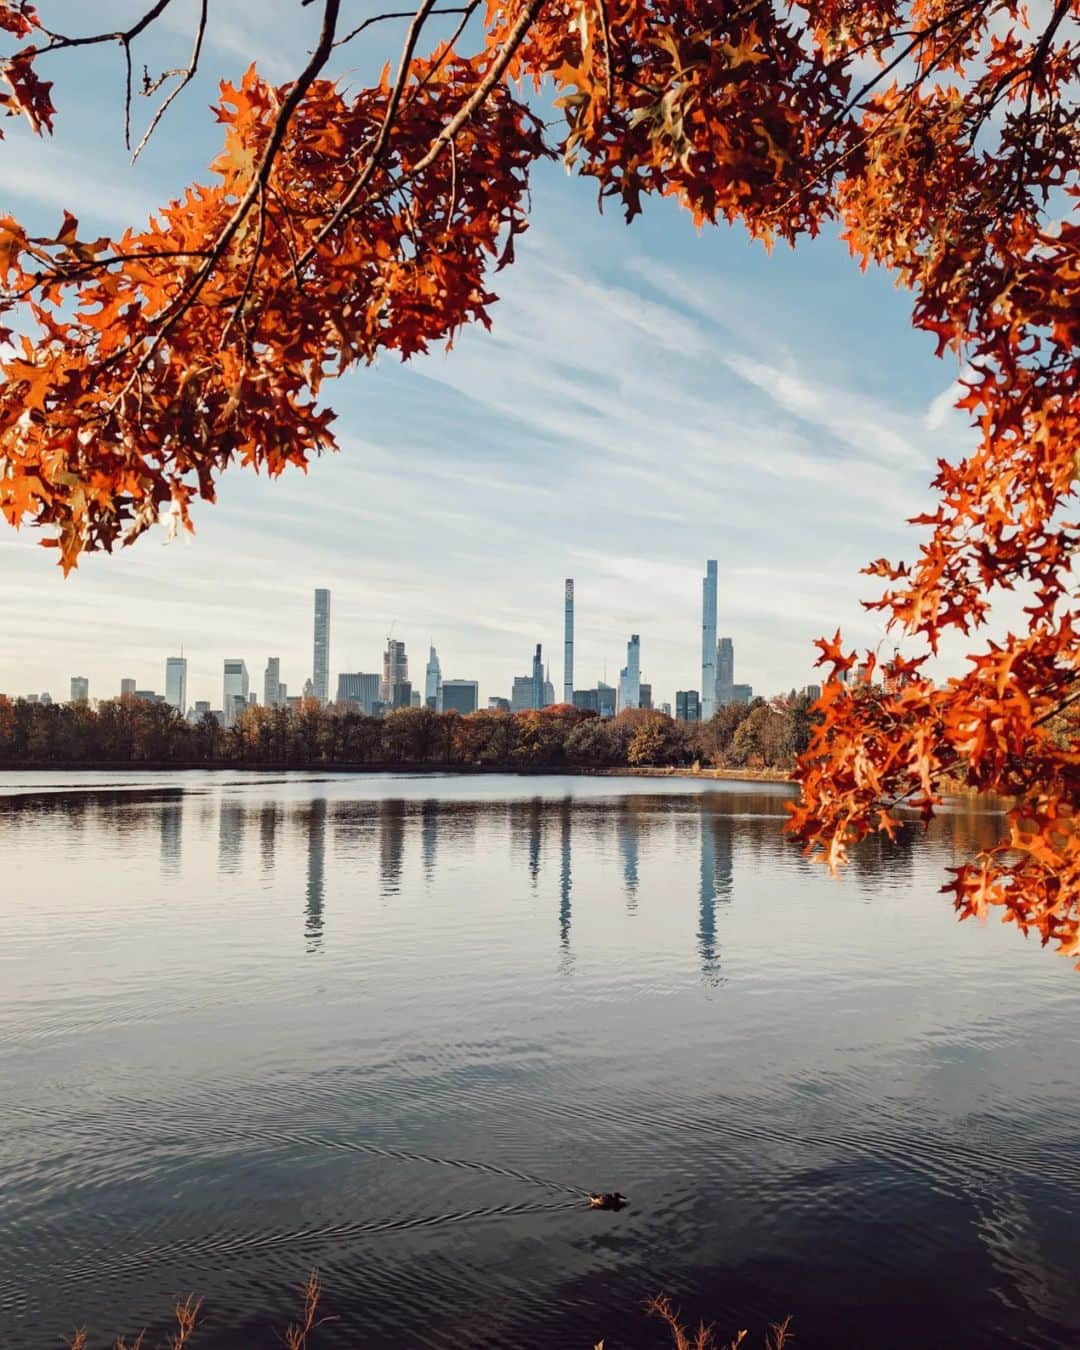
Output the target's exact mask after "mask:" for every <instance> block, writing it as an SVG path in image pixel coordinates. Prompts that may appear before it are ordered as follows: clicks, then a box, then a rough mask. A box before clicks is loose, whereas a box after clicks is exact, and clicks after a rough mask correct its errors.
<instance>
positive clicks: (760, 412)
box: [0, 0, 971, 706]
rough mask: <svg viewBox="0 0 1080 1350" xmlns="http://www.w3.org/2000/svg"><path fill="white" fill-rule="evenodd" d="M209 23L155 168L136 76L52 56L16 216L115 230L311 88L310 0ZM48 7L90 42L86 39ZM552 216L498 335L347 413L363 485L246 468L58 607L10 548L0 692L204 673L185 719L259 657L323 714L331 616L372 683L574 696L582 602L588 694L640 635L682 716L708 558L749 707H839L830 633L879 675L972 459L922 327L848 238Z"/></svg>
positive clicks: (115, 6)
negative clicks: (573, 662)
mask: <svg viewBox="0 0 1080 1350" xmlns="http://www.w3.org/2000/svg"><path fill="white" fill-rule="evenodd" d="M211 8H212V10H213V11H215V12H216V13H217V15H218V16H219V17H218V18H217V19H215V20H214V21H213V22H212V26H211V32H210V39H211V40H210V42H209V45H208V48H207V51H206V52H205V54H204V64H205V72H204V75H203V76H202V77H201V78H200V80H199V81H198V82H197V83H196V84H195V85H194V86H193V87H192V88H191V89H189V90H188V91H187V92H186V93H185V94H184V95H182V96H181V98H180V99H179V100H178V101H177V102H176V103H175V104H174V105H173V108H172V111H171V113H170V114H169V117H168V118H167V119H166V121H165V123H163V125H162V126H161V128H160V129H159V131H158V133H157V135H156V136H155V139H154V140H153V141H152V142H151V144H150V147H149V149H148V150H147V152H146V153H145V155H144V156H143V158H142V159H141V160H140V161H139V162H138V164H137V165H136V166H135V168H133V169H132V168H130V167H129V166H128V163H127V156H126V154H125V153H124V150H123V145H122V141H121V98H120V92H121V85H120V79H121V62H120V54H119V51H118V50H117V49H114V48H112V47H111V46H110V47H107V48H99V49H91V50H90V51H89V54H88V55H84V54H80V55H76V56H72V55H71V54H60V55H58V56H55V57H53V58H51V60H52V61H53V62H54V68H53V70H51V71H50V72H49V74H50V75H51V76H52V77H53V78H54V79H55V80H56V90H55V95H56V101H57V103H58V106H59V109H60V116H59V120H58V124H57V129H56V135H55V137H54V139H53V141H52V142H50V143H49V144H46V145H42V144H40V143H38V142H37V141H35V140H34V138H33V137H32V136H31V135H30V134H29V132H28V130H27V128H26V126H25V124H23V123H22V122H19V123H16V122H8V123H6V124H5V126H4V132H5V136H6V139H5V141H4V142H3V144H2V145H0V209H3V210H5V211H7V210H10V211H13V212H14V213H15V214H16V215H17V216H19V217H20V218H21V219H23V220H24V221H27V222H28V223H30V224H32V225H33V226H34V227H35V228H41V229H46V228H48V227H49V226H54V225H55V224H57V223H58V221H59V216H60V211H61V208H62V207H63V206H67V207H68V209H70V210H72V211H73V212H74V213H75V214H76V215H77V216H79V218H80V219H81V220H83V221H84V222H86V224H87V225H88V226H89V227H90V228H92V229H95V230H97V229H108V230H111V231H119V230H120V229H121V228H122V227H123V226H124V225H126V224H128V223H131V222H136V223H142V222H143V221H144V220H145V218H146V216H147V214H148V213H149V212H150V211H151V210H152V209H153V208H154V206H155V205H157V204H158V203H160V202H161V201H163V200H165V199H166V198H168V197H170V196H172V195H175V194H176V193H177V192H178V191H179V189H180V188H181V186H182V185H183V184H184V183H186V182H188V181H190V180H192V179H196V178H199V177H203V178H205V177H206V167H205V166H206V164H207V162H208V160H209V159H210V158H211V157H212V155H213V153H214V151H215V149H216V147H217V145H218V143H219V139H220V129H219V128H218V127H216V126H215V124H214V121H213V118H212V116H211V114H210V113H209V112H208V110H207V105H208V103H209V102H210V101H211V99H212V98H213V97H214V92H215V87H216V81H217V79H218V78H221V77H226V78H232V79H235V78H238V76H239V74H240V73H241V71H242V69H243V68H244V66H245V65H246V64H247V62H248V60H250V59H252V58H257V59H258V62H259V65H260V68H261V69H263V70H264V71H265V72H266V73H267V74H268V75H270V76H272V77H274V78H285V77H287V76H288V74H289V73H290V72H291V71H293V70H295V69H296V65H297V62H298V61H299V60H302V55H301V54H302V52H303V50H304V49H305V47H306V46H310V42H311V35H312V33H313V31H314V24H315V22H316V17H317V16H316V15H315V14H314V13H313V12H312V11H313V10H314V9H315V8H317V7H315V6H312V7H310V8H306V9H302V10H301V9H300V8H299V7H298V6H297V5H296V4H295V3H294V2H293V0H287V2H286V0H273V3H270V0H268V2H267V3H266V4H265V5H262V6H258V7H253V6H249V5H241V4H239V3H234V2H233V0H217V3H216V4H215V5H214V6H212V7H211ZM39 9H40V11H41V12H42V14H43V16H44V17H45V18H46V20H48V19H50V18H51V19H53V20H54V21H55V22H56V23H57V24H58V25H60V24H64V25H67V27H68V29H71V28H73V27H74V25H75V22H76V20H75V19H73V18H72V11H73V10H74V11H81V10H82V9H83V7H82V6H72V5H70V4H67V3H61V0H53V2H52V3H42V4H39ZM91 9H92V10H95V11H97V14H96V16H95V17H94V20H93V22H94V24H95V26H99V27H101V28H105V27H108V26H111V25H112V24H113V23H119V22H122V21H124V20H127V21H130V18H131V16H132V15H133V14H135V13H137V12H141V7H140V6H139V5H138V4H136V3H133V0H123V2H122V0H113V3H107V4H102V5H95V6H93V7H87V10H88V11H89V10H91ZM346 9H347V10H348V11H349V15H350V18H351V17H352V12H353V11H354V10H355V14H356V20H359V18H360V17H362V16H363V14H364V13H365V12H366V11H365V9H364V7H363V6H361V5H359V4H357V5H354V6H346ZM253 11H257V12H258V13H259V14H261V15H262V16H263V18H264V24H263V25H258V24H257V23H256V22H255V21H254V20H253V19H252V17H251V14H252V12H253ZM370 12H374V11H370ZM193 14H194V5H193V4H192V3H190V0H175V4H174V8H172V9H170V10H169V11H167V12H166V16H165V17H166V19H167V20H168V24H167V26H166V25H164V24H163V26H162V28H161V31H160V32H159V33H158V34H157V35H156V36H154V38H153V39H152V40H151V41H150V42H148V43H147V44H146V45H145V47H144V48H143V50H142V51H141V52H137V53H136V59H137V64H136V69H137V70H138V69H140V68H141V62H142V61H143V60H146V61H147V63H148V64H149V66H150V68H151V70H155V69H158V68H162V67H164V66H175V65H179V64H182V63H183V61H184V60H186V52H187V48H188V45H189V42H190V24H191V20H192V17H193ZM267 21H269V22H267ZM390 27H391V26H386V27H384V29H383V30H382V32H381V34H380V30H379V29H378V28H376V29H375V30H373V33H374V34H375V36H372V37H370V38H369V39H368V41H367V45H366V46H365V47H363V48H360V49H356V50H354V48H353V47H350V48H347V49H346V60H345V61H344V62H343V65H342V76H343V78H344V79H345V80H346V82H352V83H354V84H355V83H356V82H357V81H359V80H361V79H365V80H366V79H369V78H370V77H371V73H372V71H373V69H374V68H375V67H376V66H377V65H378V64H381V61H382V60H383V59H385V58H386V57H387V56H390V55H396V48H395V46H394V45H393V44H395V43H396V42H397V41H398V40H399V36H400V35H399V34H398V33H397V32H396V31H395V32H394V33H393V34H391V32H390ZM148 111H149V109H148V108H147V107H146V106H145V105H144V106H139V105H137V108H136V116H137V117H140V118H141V119H143V120H145V118H146V116H147V113H148ZM137 125H138V123H137ZM533 197H534V203H535V211H534V218H533V226H532V228H531V229H530V230H529V232H528V233H527V234H526V235H525V236H524V238H523V239H522V240H521V241H520V245H519V247H518V262H517V263H516V264H515V265H514V266H513V267H512V268H509V269H507V270H506V271H505V272H503V273H501V274H500V275H499V276H498V277H497V278H496V279H495V281H494V289H495V290H496V292H497V293H498V294H499V295H500V297H501V300H500V303H499V304H498V305H497V306H495V308H494V311H493V317H494V328H493V331H492V332H491V333H485V332H483V331H482V330H479V329H477V330H476V331H468V332H465V333H463V334H462V335H461V336H460V337H459V339H458V341H457V342H456V344H455V347H454V350H453V351H452V352H450V353H448V354H447V353H444V352H442V351H438V352H435V353H433V354H432V355H431V356H429V357H427V358H425V359H422V360H416V361H413V362H411V363H409V364H407V365H402V364H400V363H399V362H397V361H396V360H387V361H385V362H384V363H383V364H381V365H380V366H378V367H376V368H374V369H368V370H359V371H356V372H353V373H351V374H350V375H348V376H346V377H345V378H343V379H342V380H340V381H338V382H337V383H336V384H335V385H332V386H327V389H326V397H327V398H328V401H329V402H330V403H331V404H332V406H333V407H334V408H335V409H336V411H337V413H338V421H337V423H336V430H337V433H338V437H339V440H340V443H341V453H340V454H337V455H333V456H328V457H326V458H324V459H322V460H320V461H318V462H316V463H315V464H313V465H312V467H311V470H310V472H309V473H308V474H307V475H304V474H301V473H299V472H293V473H290V474H289V475H288V476H286V477H285V478H282V479H279V480H277V481H276V482H269V481H267V480H266V479H264V478H260V477H257V476H256V475H254V474H253V473H251V472H250V471H245V470H241V469H239V468H236V469H233V470H231V471H230V472H228V473H227V474H226V475H225V477H224V479H223V481H222V485H221V491H220V495H219V500H218V503H217V504H216V505H214V506H211V505H203V506H201V507H199V508H198V509H197V511H196V525H197V533H196V534H195V535H194V536H193V537H187V538H180V539H177V540H174V541H173V542H171V543H169V542H166V541H165V539H164V535H163V534H160V533H159V534H151V535H149V536H146V537H144V538H143V539H142V540H141V541H140V542H139V543H137V544H136V545H135V546H134V547H132V548H130V549H126V550H124V551H122V552H120V553H117V554H115V555H114V556H112V557H100V558H99V557H92V558H88V559H86V560H85V561H84V562H83V563H82V565H81V566H80V568H79V569H78V571H77V572H76V573H75V574H74V575H72V576H71V577H69V578H68V579H66V580H65V579H64V578H63V577H62V575H61V573H60V570H59V569H58V568H57V567H56V566H55V562H54V557H55V555H54V554H53V553H52V552H51V551H49V550H44V549H41V548H40V547H38V540H37V538H36V536H35V534H34V532H32V531H30V530H23V531H22V532H21V533H20V534H18V535H16V534H15V533H14V532H12V531H10V530H6V529H5V530H3V532H0V584H2V586H3V596H4V612H5V622H4V625H3V634H4V640H3V643H2V644H0V690H2V691H4V692H8V693H11V694H21V693H27V692H38V691H41V690H46V689H47V690H49V691H50V692H51V693H52V694H53V696H54V697H64V696H66V691H67V686H68V679H69V676H70V675H72V674H83V675H87V676H89V678H90V684H91V695H92V696H94V697H105V696H109V695H111V694H113V693H115V692H118V690H119V685H120V679H121V677H123V676H129V675H130V676H132V677H134V678H135V679H136V681H137V682H138V685H139V686H140V687H153V688H157V689H162V688H163V687H164V662H165V657H166V655H169V654H172V653H175V652H176V651H178V650H179V648H180V646H181V645H183V648H184V652H185V654H186V655H187V656H188V658H189V681H188V688H189V697H190V698H191V699H194V698H209V699H211V700H212V701H213V703H214V705H215V706H218V705H219V704H220V698H221V665H222V660H223V659H224V658H225V657H233V656H242V657H244V658H245V659H246V661H247V663H248V667H249V670H250V671H251V673H252V676H253V680H257V681H258V683H259V687H261V676H262V669H263V666H264V664H265V661H266V657H267V656H268V655H280V657H281V659H282V677H283V679H285V680H286V681H287V682H288V684H289V686H290V690H291V691H293V692H299V689H300V686H301V684H302V683H303V680H304V679H305V678H306V677H307V676H308V675H309V674H310V672H311V610H312V590H313V588H314V587H316V586H328V587H330V588H331V590H332V592H333V616H332V643H331V668H332V676H333V677H336V674H337V672H339V671H344V670H376V669H378V668H379V661H380V652H381V649H382V645H383V640H384V638H385V634H386V632H387V630H388V628H389V626H390V624H391V623H393V624H394V636H395V637H398V638H402V639H404V641H405V642H406V644H407V647H408V650H409V653H410V658H411V661H412V669H413V675H414V679H416V678H418V677H420V676H421V675H422V670H423V662H424V659H425V658H426V651H427V644H428V642H429V640H431V641H434V643H435V644H436V646H437V647H438V649H439V652H440V657H441V660H442V668H443V673H444V675H445V676H450V677H457V678H469V679H478V680H479V681H480V686H481V691H480V692H481V698H482V700H484V701H486V699H487V697H488V695H489V694H506V693H507V692H508V691H509V687H510V683H511V680H512V678H513V676H514V675H515V674H518V673H523V672H526V671H527V670H528V668H529V661H530V656H531V651H532V648H533V645H534V644H535V643H536V642H542V643H543V644H544V650H545V652H546V653H550V657H551V676H552V679H553V681H554V683H555V684H556V687H557V688H558V687H560V686H561V679H562V589H563V579H564V578H565V577H567V576H573V577H574V578H575V580H576V587H577V668H576V680H575V683H576V684H577V685H578V687H585V686H586V685H589V684H595V682H596V680H597V679H598V678H601V677H603V675H604V671H605V668H606V672H607V678H608V680H609V682H611V683H615V682H616V681H615V677H616V676H617V673H618V668H619V666H620V665H621V664H622V663H623V661H624V659H625V644H626V639H627V637H628V636H629V634H630V633H631V632H637V633H640V634H641V640H642V669H643V676H644V678H646V679H650V680H651V681H652V683H653V686H654V691H655V697H656V698H657V699H658V700H660V699H668V700H670V699H673V694H674V691H675V689H676V688H687V687H690V688H696V687H697V686H698V683H699V665H700V649H699V648H700V637H699V634H700V605H701V581H700V579H701V576H702V573H703V570H704V560H705V559H706V558H707V557H715V558H717V559H718V561H719V571H720V619H719V632H720V633H721V634H727V635H730V636H731V637H732V638H733V639H734V641H735V652H736V678H737V679H738V680H740V681H746V682H749V683H752V684H753V685H754V687H755V690H756V691H757V692H760V693H765V694H770V693H774V692H777V691H778V690H781V689H787V688H789V687H791V686H793V685H795V686H800V685H803V684H805V683H807V682H808V681H810V680H813V679H814V678H815V676H814V674H813V671H812V665H813V659H814V655H815V653H814V651H813V648H812V646H811V643H812V639H813V638H814V637H815V636H818V635H820V634H821V633H823V632H829V633H831V632H832V631H833V630H834V629H835V628H836V626H837V625H838V624H839V625H841V626H842V627H843V628H844V631H845V633H846V634H847V635H848V637H849V638H851V639H854V640H857V641H858V642H859V644H860V645H876V644H877V643H878V641H879V640H880V638H881V631H880V628H879V627H878V625H877V623H876V621H875V620H874V618H873V617H872V616H866V615H864V614H863V612H862V611H861V609H860V607H859V604H858V601H859V599H860V598H861V597H867V596H870V595H872V594H873V592H874V583H873V581H872V580H871V579H869V578H865V577H860V576H859V575H858V573H859V568H860V567H861V566H862V565H863V564H864V563H865V562H867V561H868V560H869V559H871V558H874V557H877V556H880V555H881V554H886V555H888V556H893V557H895V556H906V557H910V556H911V555H912V554H913V553H914V551H915V545H916V540H917V535H916V532H915V531H914V530H912V529H910V528H909V527H905V526H904V524H903V521H904V518H905V516H908V515H911V514H912V513H913V512H915V511H917V510H920V509H922V508H923V507H924V506H925V504H926V503H927V502H928V500H929V496H928V492H927V484H928V482H929V480H930V478H931V477H932V474H933V465H934V461H935V459H936V458H937V457H938V456H939V455H942V454H944V455H947V456H949V457H950V458H953V457H956V456H957V455H958V454H959V453H961V452H962V450H963V448H964V447H965V445H966V444H968V443H969V441H970V437H971V433H970V431H968V429H967V428H966V427H965V425H964V423H963V421H962V420H961V419H960V418H959V417H958V416H957V415H956V414H954V413H953V412H951V411H950V410H949V402H950V400H949V398H948V396H947V391H948V389H949V388H950V386H951V384H952V381H953V380H954V378H955V375H956V367H955V362H952V363H950V362H942V361H938V360H936V359H935V358H934V357H933V354H932V345H931V341H930V339H929V338H927V337H925V336H923V335H919V334H916V333H914V332H913V331H912V330H911V327H910V296H908V295H906V294H904V293H903V292H898V291H897V290H896V289H895V288H894V285H893V282H892V280H891V279H890V278H889V277H888V276H886V275H884V274H882V273H874V272H871V273H867V274H863V273H861V272H860V271H859V270H858V268H857V267H856V266H855V264H854V263H853V262H852V261H851V260H850V259H849V257H848V253H847V249H846V247H845V246H844V245H843V244H842V243H841V242H840V241H839V239H838V238H836V237H835V236H833V237H828V238H823V239H820V240H818V241H816V242H814V243H813V244H809V245H806V246H803V247H800V249H799V251H798V252H797V253H795V254H792V253H791V252H789V251H788V250H782V251H778V252H776V253H774V254H773V255H772V256H768V255H766V254H765V253H764V251H763V250H762V249H761V248H760V246H758V245H753V244H751V243H750V242H749V241H748V240H747V239H746V237H745V235H744V234H743V233H742V232H741V231H739V230H729V229H727V228H721V229H715V230H714V229H710V230H706V231H704V232H702V233H700V234H699V233H698V232H697V231H696V230H695V229H694V227H693V224H692V222H691V221H690V219H689V217H687V216H686V215H685V214H683V213H681V212H679V211H678V210H677V208H675V207H674V206H673V205H671V204H670V203H665V202H653V203H650V204H648V205H647V207H646V211H645V217H644V219H641V218H639V219H638V220H637V221H636V222H635V223H634V225H633V226H631V227H629V228H627V227H626V226H625V225H624V224H623V221H622V218H621V216H620V215H619V214H618V213H617V212H615V211H613V210H610V209H609V211H608V212H607V213H606V214H605V215H603V216H601V215H599V214H598V212H597V209H596V196H595V191H594V189H593V187H592V186H591V185H590V184H589V183H588V182H584V181H581V180H577V179H573V178H570V177H568V176H567V174H566V173H565V171H564V170H563V169H561V168H560V167H558V166H544V167H542V168H541V169H540V170H538V171H537V173H536V175H535V179H534V184H533ZM889 645H890V646H891V643H890V644H889Z"/></svg>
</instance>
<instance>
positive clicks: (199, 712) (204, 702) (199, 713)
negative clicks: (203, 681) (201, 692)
mask: <svg viewBox="0 0 1080 1350" xmlns="http://www.w3.org/2000/svg"><path fill="white" fill-rule="evenodd" d="M209 715H210V700H209V699H205V698H197V699H196V700H195V718H194V720H195V721H196V722H201V721H202V719H203V718H204V717H208V716H209Z"/></svg>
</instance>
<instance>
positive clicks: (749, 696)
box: [731, 684, 754, 703]
mask: <svg viewBox="0 0 1080 1350" xmlns="http://www.w3.org/2000/svg"><path fill="white" fill-rule="evenodd" d="M731 701H732V703H753V701H754V687H753V685H750V684H733V685H732V686H731Z"/></svg>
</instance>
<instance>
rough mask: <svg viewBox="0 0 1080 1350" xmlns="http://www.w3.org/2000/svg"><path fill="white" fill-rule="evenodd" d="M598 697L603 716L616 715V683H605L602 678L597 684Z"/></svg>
mask: <svg viewBox="0 0 1080 1350" xmlns="http://www.w3.org/2000/svg"><path fill="white" fill-rule="evenodd" d="M596 699H597V702H598V703H599V705H600V716H601V717H614V716H615V711H616V709H615V703H616V699H615V686H614V685H612V684H605V683H604V682H603V680H601V681H600V682H599V683H598V684H597V686H596Z"/></svg>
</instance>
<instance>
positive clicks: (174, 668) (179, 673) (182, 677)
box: [165, 656, 187, 713]
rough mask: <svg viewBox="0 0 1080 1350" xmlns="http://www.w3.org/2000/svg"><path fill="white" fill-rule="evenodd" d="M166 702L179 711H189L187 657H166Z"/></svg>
mask: <svg viewBox="0 0 1080 1350" xmlns="http://www.w3.org/2000/svg"><path fill="white" fill-rule="evenodd" d="M165 702H166V703H167V704H168V705H169V707H170V708H175V709H176V711H177V712H179V713H186V712H187V659H186V658H185V657H183V656H168V657H166V658H165Z"/></svg>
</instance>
